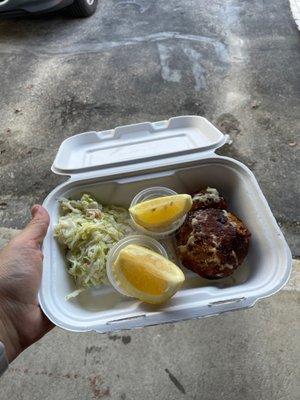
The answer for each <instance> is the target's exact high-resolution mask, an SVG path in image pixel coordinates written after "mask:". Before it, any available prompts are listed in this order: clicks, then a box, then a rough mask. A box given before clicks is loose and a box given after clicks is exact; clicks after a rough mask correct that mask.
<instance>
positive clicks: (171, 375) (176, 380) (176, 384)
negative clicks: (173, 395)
mask: <svg viewBox="0 0 300 400" xmlns="http://www.w3.org/2000/svg"><path fill="white" fill-rule="evenodd" d="M165 371H166V373H167V374H168V375H169V378H170V380H171V382H173V383H174V385H175V386H176V387H177V389H178V390H179V391H180V392H181V393H183V394H185V388H184V387H183V386H182V384H181V383H180V382H179V380H178V379H177V378H176V377H175V376H174V375H173V374H172V373H171V372H170V371H169V370H168V368H166V369H165Z"/></svg>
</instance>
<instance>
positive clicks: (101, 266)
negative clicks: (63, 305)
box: [54, 194, 132, 299]
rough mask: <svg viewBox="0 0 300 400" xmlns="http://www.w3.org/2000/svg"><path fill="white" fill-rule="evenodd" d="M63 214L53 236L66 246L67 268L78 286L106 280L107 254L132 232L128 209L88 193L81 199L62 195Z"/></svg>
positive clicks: (103, 282) (72, 295) (80, 288)
mask: <svg viewBox="0 0 300 400" xmlns="http://www.w3.org/2000/svg"><path fill="white" fill-rule="evenodd" d="M60 205H61V210H62V214H63V215H62V216H61V217H60V218H59V221H58V224H57V225H56V226H55V228H54V236H55V237H56V238H57V240H58V242H59V243H61V244H62V245H64V246H65V247H66V258H67V260H68V265H67V268H68V272H69V274H70V275H72V277H73V278H74V281H75V283H76V287H77V290H75V291H74V292H72V293H70V294H69V295H68V296H67V299H70V298H72V297H76V296H77V295H78V294H79V293H81V292H82V291H83V290H84V289H85V288H89V287H94V286H98V285H101V284H105V283H107V277H106V258H107V254H108V252H109V250H110V248H111V247H112V246H113V245H114V244H115V243H116V242H118V241H119V240H121V239H122V238H123V237H125V236H127V235H128V234H130V233H132V228H131V226H130V223H129V221H130V219H129V213H128V211H127V210H126V209H124V208H121V207H116V206H102V205H101V204H99V203H98V202H97V201H96V200H95V199H94V198H92V197H91V196H90V195H88V194H83V195H82V197H81V199H80V200H68V199H61V201H60Z"/></svg>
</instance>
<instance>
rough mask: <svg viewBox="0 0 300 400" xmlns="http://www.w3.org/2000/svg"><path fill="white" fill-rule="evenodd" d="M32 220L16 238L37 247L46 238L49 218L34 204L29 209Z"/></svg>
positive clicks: (42, 208)
mask: <svg viewBox="0 0 300 400" xmlns="http://www.w3.org/2000/svg"><path fill="white" fill-rule="evenodd" d="M31 215H32V220H31V221H30V222H29V224H28V225H27V226H26V227H25V229H24V230H23V231H22V232H21V234H20V235H19V236H18V239H19V240H24V241H25V242H32V241H33V242H34V243H35V244H36V245H39V244H40V243H41V242H42V241H43V239H44V237H45V236H46V233H47V229H48V226H49V222H50V218H49V214H48V212H47V210H46V209H45V208H44V207H42V206H40V205H38V204H36V205H34V206H33V207H32V209H31Z"/></svg>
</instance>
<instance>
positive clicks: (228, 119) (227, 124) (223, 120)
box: [217, 113, 241, 135]
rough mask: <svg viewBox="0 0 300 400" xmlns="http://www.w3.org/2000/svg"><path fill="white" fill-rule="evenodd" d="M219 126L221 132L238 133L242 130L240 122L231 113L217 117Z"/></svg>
mask: <svg viewBox="0 0 300 400" xmlns="http://www.w3.org/2000/svg"><path fill="white" fill-rule="evenodd" d="M217 126H218V128H219V129H220V131H221V132H223V133H228V134H229V135H232V134H235V135H237V134H239V133H240V132H241V129H240V122H239V121H238V119H237V118H236V117H235V116H234V115H232V114H230V113H225V114H221V115H220V116H219V117H218V119H217Z"/></svg>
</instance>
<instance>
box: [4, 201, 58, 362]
mask: <svg viewBox="0 0 300 400" xmlns="http://www.w3.org/2000/svg"><path fill="white" fill-rule="evenodd" d="M31 214H32V220H31V221H30V222H29V224H28V225H27V226H26V228H25V229H24V230H23V231H22V232H21V233H20V234H19V235H17V236H16V237H14V238H13V239H12V240H11V241H10V242H9V243H8V244H7V245H6V246H5V247H4V248H3V249H2V251H1V252H0V341H1V342H2V343H4V344H5V348H6V354H7V358H8V360H9V361H12V360H13V359H14V358H16V357H17V355H18V354H20V353H21V351H23V350H24V349H25V348H26V347H28V346H30V345H31V344H32V343H34V342H36V341H37V340H38V339H40V338H41V337H42V336H43V335H44V334H45V333H47V332H48V331H49V330H50V329H51V328H52V327H53V325H52V323H51V322H50V321H49V320H48V319H47V318H46V316H45V315H44V314H43V312H42V310H41V308H40V306H39V304H38V300H37V293H38V290H39V287H40V283H41V278H42V261H43V255H42V252H41V248H40V246H41V243H42V241H43V239H44V237H45V235H46V233H47V229H48V226H49V215H48V213H47V211H46V210H45V209H44V208H43V207H42V206H39V205H35V206H33V207H32V209H31Z"/></svg>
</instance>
